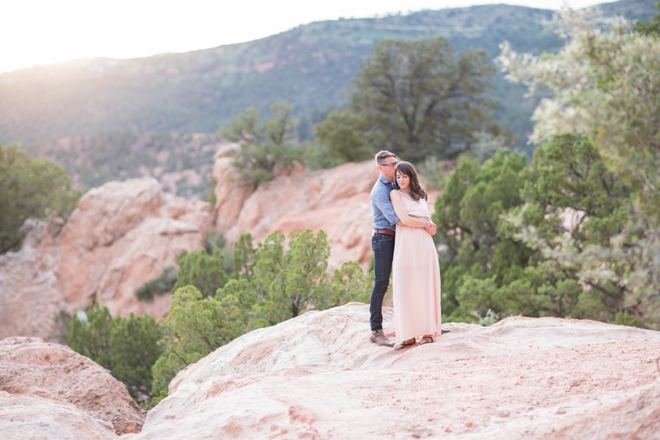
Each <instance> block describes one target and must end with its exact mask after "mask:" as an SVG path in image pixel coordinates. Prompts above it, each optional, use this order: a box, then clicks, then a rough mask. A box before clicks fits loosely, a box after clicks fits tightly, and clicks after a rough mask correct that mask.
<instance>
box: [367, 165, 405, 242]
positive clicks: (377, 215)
mask: <svg viewBox="0 0 660 440" xmlns="http://www.w3.org/2000/svg"><path fill="white" fill-rule="evenodd" d="M392 189H393V188H392V185H391V184H390V182H388V181H387V180H386V179H385V178H384V177H382V176H380V177H379V178H378V180H377V181H376V184H375V185H374V187H373V189H372V190H371V208H372V210H373V215H374V221H373V228H374V229H389V230H391V231H395V230H396V224H397V223H398V222H399V217H398V216H397V215H396V213H395V212H394V207H393V206H392V201H391V200H390V191H392Z"/></svg>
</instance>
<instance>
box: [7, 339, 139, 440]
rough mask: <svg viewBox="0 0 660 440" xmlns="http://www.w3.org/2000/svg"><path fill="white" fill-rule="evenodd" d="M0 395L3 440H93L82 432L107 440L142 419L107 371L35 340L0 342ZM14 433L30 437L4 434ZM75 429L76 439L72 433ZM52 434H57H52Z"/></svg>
mask: <svg viewBox="0 0 660 440" xmlns="http://www.w3.org/2000/svg"><path fill="white" fill-rule="evenodd" d="M0 392H4V393H0V400H4V402H3V403H2V404H0V408H1V409H0V426H3V428H1V429H0V432H3V436H4V438H29V437H30V436H32V437H34V438H44V437H45V438H95V437H94V436H93V435H91V434H86V433H87V432H92V433H93V432H98V433H100V434H99V436H101V437H102V438H112V437H114V434H117V435H121V434H127V433H136V432H140V430H141V428H142V425H143V423H144V418H145V412H144V411H143V410H142V409H141V408H140V407H138V406H137V405H136V404H135V402H133V399H132V398H131V396H130V395H129V394H128V391H127V390H126V386H125V385H124V384H122V383H121V382H119V381H117V380H116V379H115V378H113V377H112V375H111V374H110V372H109V371H108V370H106V369H104V368H102V367H100V366H99V365H98V364H96V363H95V362H93V361H91V360H90V359H88V358H86V357H84V356H81V355H79V354H78V353H76V352H74V351H73V350H71V349H70V348H68V347H65V346H62V345H58V344H51V343H45V342H44V341H43V340H41V339H39V338H24V337H18V338H17V337H14V338H6V339H3V340H2V341H0ZM19 396H20V397H19ZM54 402H57V403H54ZM58 419H59V421H58ZM55 421H57V422H56V423H55ZM41 426H43V427H46V429H44V430H40V427H41ZM5 428H6V429H7V430H8V431H6V430H5ZM107 428H110V433H109V434H112V435H108V433H106V432H105V431H106V430H107ZM20 429H25V430H26V432H30V435H27V436H23V435H18V436H6V435H5V434H6V433H7V432H13V431H16V432H21V431H20ZM80 429H82V431H81V432H80V433H79V436H78V437H76V436H75V435H73V433H75V432H77V430H80ZM58 431H61V432H62V434H57V435H55V434H56V433H57V432H58ZM67 432H70V433H71V434H67ZM49 433H50V434H49ZM113 433H114V434H113Z"/></svg>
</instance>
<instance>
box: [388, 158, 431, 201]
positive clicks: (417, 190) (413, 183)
mask: <svg viewBox="0 0 660 440" xmlns="http://www.w3.org/2000/svg"><path fill="white" fill-rule="evenodd" d="M396 172H397V173H401V174H405V175H406V176H408V177H409V178H410V197H412V199H413V200H415V201H417V200H419V199H424V200H428V196H427V195H426V191H424V189H423V188H422V186H421V185H420V184H419V177H418V176H417V170H416V169H415V167H414V166H413V164H411V163H410V162H399V164H398V165H397V167H396Z"/></svg>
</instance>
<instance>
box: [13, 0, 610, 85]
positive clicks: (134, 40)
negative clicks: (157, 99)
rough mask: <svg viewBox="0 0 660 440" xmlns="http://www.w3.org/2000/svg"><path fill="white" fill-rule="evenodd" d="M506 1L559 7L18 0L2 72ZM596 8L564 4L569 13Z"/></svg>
mask: <svg viewBox="0 0 660 440" xmlns="http://www.w3.org/2000/svg"><path fill="white" fill-rule="evenodd" d="M502 2H504V3H510V4H518V5H527V6H533V7H537V8H550V9H553V8H554V9H557V8H559V7H561V6H562V5H563V4H564V1H563V0H510V1H507V0H500V1H488V0H407V1H405V2H403V1H401V0H379V1H373V0H366V1H361V2H355V1H354V0H336V1H333V2H330V3H320V4H314V3H311V2H307V1H305V2H303V1H301V0H283V1H281V2H272V1H270V0H268V1H266V0H245V1H243V2H226V1H221V2H216V1H208V0H205V1H202V0H188V1H185V2H184V1H180V0H177V1H172V0H160V1H155V0H139V1H135V0H130V1H128V0H115V1H113V2H109V1H89V0H60V1H52V0H21V1H6V2H1V3H0V17H3V22H2V25H1V26H0V54H1V56H0V72H6V71H11V70H16V69H19V68H23V67H27V66H31V65H34V64H50V63H55V62H61V61H68V60H71V59H76V58H89V57H108V58H134V57H141V56H149V55H153V54H157V53H164V52H186V51H190V50H197V49H205V48H209V47H215V46H219V45H222V44H231V43H237V42H243V41H250V40H254V39H257V38H263V37H266V36H268V35H273V34H276V33H279V32H283V31H286V30H288V29H291V28H293V27H296V26H298V25H301V24H306V23H310V22H312V21H319V20H334V19H337V18H340V17H343V18H351V17H356V18H357V17H373V16H382V15H385V14H388V13H396V12H399V11H400V12H403V13H407V12H410V11H417V10H422V9H443V8H449V7H465V6H470V5H474V4H484V3H502ZM597 3H600V2H598V1H594V0H574V1H569V4H570V5H571V6H572V7H583V6H589V5H593V4H597Z"/></svg>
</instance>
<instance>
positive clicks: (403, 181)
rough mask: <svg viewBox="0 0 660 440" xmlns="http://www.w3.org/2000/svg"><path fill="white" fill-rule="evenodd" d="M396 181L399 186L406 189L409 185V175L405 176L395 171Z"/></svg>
mask: <svg viewBox="0 0 660 440" xmlns="http://www.w3.org/2000/svg"><path fill="white" fill-rule="evenodd" d="M396 183H397V184H398V185H399V188H401V189H403V190H406V189H408V187H409V186H410V177H408V176H406V175H405V174H403V173H402V172H400V171H397V172H396Z"/></svg>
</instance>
